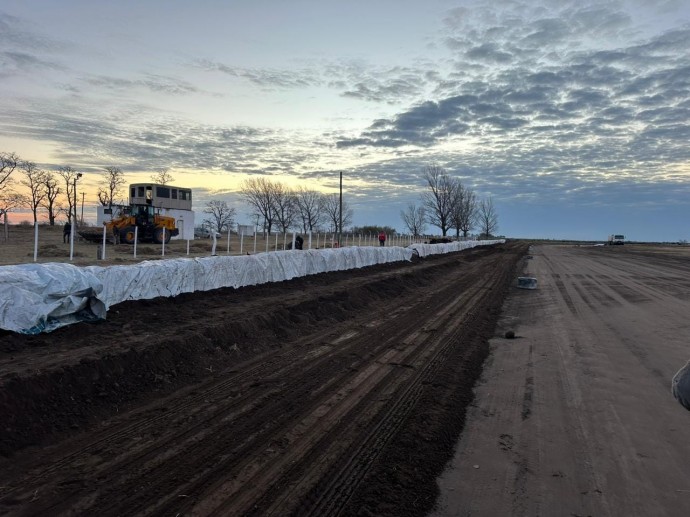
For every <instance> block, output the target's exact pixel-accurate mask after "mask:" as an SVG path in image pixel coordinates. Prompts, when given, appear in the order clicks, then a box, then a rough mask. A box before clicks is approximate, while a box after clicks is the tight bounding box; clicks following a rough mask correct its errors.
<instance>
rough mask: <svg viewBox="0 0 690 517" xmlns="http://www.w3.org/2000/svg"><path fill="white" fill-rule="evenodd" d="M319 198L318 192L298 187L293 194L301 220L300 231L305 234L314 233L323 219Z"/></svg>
mask: <svg viewBox="0 0 690 517" xmlns="http://www.w3.org/2000/svg"><path fill="white" fill-rule="evenodd" d="M321 197H322V195H321V194H320V193H319V192H317V191H315V190H309V189H306V188H304V187H300V188H299V189H297V192H296V193H295V202H296V203H297V211H298V213H299V218H300V219H301V220H302V231H303V232H305V233H306V232H311V231H314V230H315V229H316V228H318V226H319V225H320V224H321V220H322V219H323V209H322V203H321Z"/></svg>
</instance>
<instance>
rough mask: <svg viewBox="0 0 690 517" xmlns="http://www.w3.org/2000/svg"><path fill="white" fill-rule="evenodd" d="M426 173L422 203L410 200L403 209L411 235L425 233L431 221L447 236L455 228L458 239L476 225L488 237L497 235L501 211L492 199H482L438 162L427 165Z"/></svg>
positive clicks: (431, 223) (404, 219) (465, 236)
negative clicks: (498, 210) (499, 212)
mask: <svg viewBox="0 0 690 517" xmlns="http://www.w3.org/2000/svg"><path fill="white" fill-rule="evenodd" d="M423 176H424V181H425V183H426V187H427V190H426V191H425V192H423V193H422V194H421V195H420V204H419V205H417V204H414V203H410V204H409V205H408V206H407V208H406V209H405V210H403V211H402V212H400V217H401V218H402V220H403V223H404V224H405V227H406V228H407V229H408V230H409V232H410V233H411V234H413V235H423V234H424V233H425V232H424V229H425V227H426V225H427V224H430V225H432V226H436V227H438V228H439V229H440V230H441V235H443V236H444V237H445V236H446V235H448V232H449V231H450V230H453V229H454V230H455V236H456V237H457V238H460V234H461V233H462V236H463V237H464V238H467V237H468V235H469V234H470V232H471V231H472V230H473V229H474V228H478V229H479V233H480V236H481V237H484V238H489V237H491V236H493V235H495V234H496V232H497V231H498V212H497V210H496V207H495V206H494V202H493V199H492V198H490V197H489V198H487V199H483V200H478V199H477V195H476V194H475V192H474V191H473V190H472V189H470V188H468V187H466V186H464V185H463V184H462V182H461V181H460V179H459V178H454V177H452V176H451V175H449V174H448V173H447V172H446V170H445V169H443V167H440V166H438V165H429V166H427V167H426V168H425V170H424V173H423Z"/></svg>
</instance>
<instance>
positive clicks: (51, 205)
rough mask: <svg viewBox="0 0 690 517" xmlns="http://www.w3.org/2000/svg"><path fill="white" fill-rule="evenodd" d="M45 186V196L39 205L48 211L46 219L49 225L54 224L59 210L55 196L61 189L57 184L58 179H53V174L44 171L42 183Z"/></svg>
mask: <svg viewBox="0 0 690 517" xmlns="http://www.w3.org/2000/svg"><path fill="white" fill-rule="evenodd" d="M43 186H44V188H45V193H46V195H45V198H44V200H43V203H41V206H43V208H45V209H46V210H47V211H48V221H49V223H50V226H55V216H56V213H57V212H58V211H59V210H60V205H59V204H58V203H57V197H58V196H59V195H60V193H61V192H62V190H61V189H60V187H59V186H58V181H57V179H55V175H54V174H53V173H52V172H48V171H47V172H46V173H45V181H44V184H43Z"/></svg>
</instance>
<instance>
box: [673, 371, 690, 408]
mask: <svg viewBox="0 0 690 517" xmlns="http://www.w3.org/2000/svg"><path fill="white" fill-rule="evenodd" d="M671 393H673V396H674V397H676V400H677V401H678V402H680V403H681V405H682V406H683V407H684V408H685V409H687V410H688V411H690V361H688V362H687V363H686V364H685V366H683V367H682V368H681V369H680V370H678V372H677V373H676V374H675V375H674V376H673V380H672V381H671Z"/></svg>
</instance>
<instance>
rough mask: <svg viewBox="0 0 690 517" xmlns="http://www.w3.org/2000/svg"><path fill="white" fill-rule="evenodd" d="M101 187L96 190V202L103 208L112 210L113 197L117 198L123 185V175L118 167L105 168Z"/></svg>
mask: <svg viewBox="0 0 690 517" xmlns="http://www.w3.org/2000/svg"><path fill="white" fill-rule="evenodd" d="M104 173H105V176H104V178H103V185H102V186H100V187H99V188H98V200H99V201H100V202H101V204H102V205H103V206H107V207H108V208H110V209H112V208H113V203H115V196H118V195H119V194H120V192H121V191H122V187H123V186H124V185H125V173H124V172H122V169H120V168H119V167H106V168H105V169H104Z"/></svg>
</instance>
